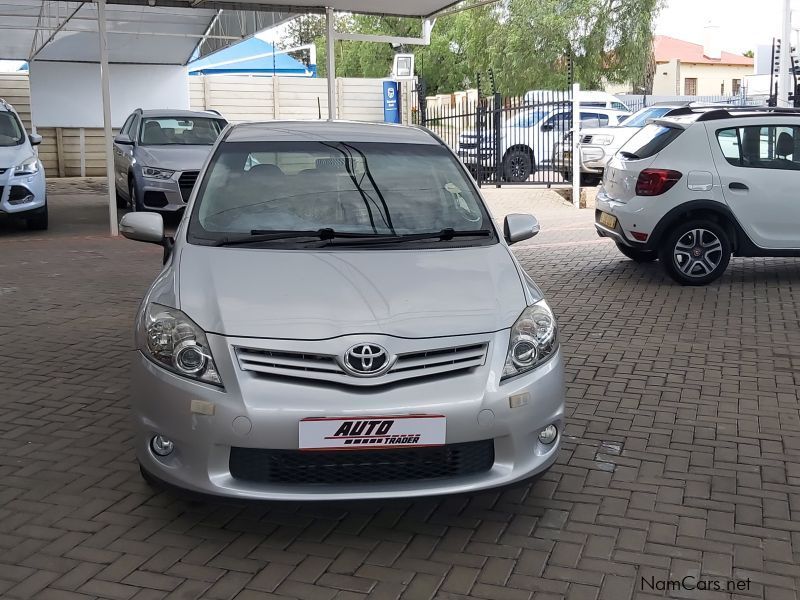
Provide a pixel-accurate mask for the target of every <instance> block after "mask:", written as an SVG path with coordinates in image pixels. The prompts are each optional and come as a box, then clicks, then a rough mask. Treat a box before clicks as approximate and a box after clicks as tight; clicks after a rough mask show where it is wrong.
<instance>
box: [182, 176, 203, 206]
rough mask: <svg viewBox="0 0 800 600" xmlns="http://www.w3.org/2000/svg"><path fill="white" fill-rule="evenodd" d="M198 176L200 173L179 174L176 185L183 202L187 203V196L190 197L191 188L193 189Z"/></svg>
mask: <svg viewBox="0 0 800 600" xmlns="http://www.w3.org/2000/svg"><path fill="white" fill-rule="evenodd" d="M198 175H200V171H184V172H183V173H181V176H180V178H179V179H178V185H179V186H180V188H181V197H182V198H183V201H184V202H186V201H188V200H189V196H191V195H192V188H194V184H195V182H196V181H197V176H198Z"/></svg>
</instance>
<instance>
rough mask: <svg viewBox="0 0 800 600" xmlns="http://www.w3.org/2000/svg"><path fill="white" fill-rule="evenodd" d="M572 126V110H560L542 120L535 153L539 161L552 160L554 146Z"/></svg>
mask: <svg viewBox="0 0 800 600" xmlns="http://www.w3.org/2000/svg"><path fill="white" fill-rule="evenodd" d="M571 128H572V111H563V112H558V113H556V114H554V115H551V116H549V117H547V118H546V119H544V120H542V122H541V123H540V124H539V128H538V131H537V132H536V133H537V135H536V139H535V144H536V147H535V148H534V149H533V151H534V155H535V156H537V157H540V158H538V160H539V162H541V161H545V162H551V161H552V159H553V148H554V147H555V144H556V142H559V141H561V140H563V139H564V136H565V135H566V133H567V132H568V131H569V130H570V129H571Z"/></svg>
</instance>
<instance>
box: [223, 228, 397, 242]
mask: <svg viewBox="0 0 800 600" xmlns="http://www.w3.org/2000/svg"><path fill="white" fill-rule="evenodd" d="M387 237H390V238H394V237H395V236H393V235H391V234H382V233H355V232H349V231H335V230H333V229H331V228H329V227H325V228H323V229H311V230H299V231H298V230H291V229H286V230H280V229H253V230H251V231H250V234H249V235H248V234H244V235H237V236H235V237H230V236H229V237H224V238H221V239H219V240H215V242H214V244H213V245H214V246H246V245H248V244H261V243H264V242H273V241H277V240H290V239H293V238H317V239H319V240H323V241H327V240H332V239H334V238H357V239H362V238H366V239H369V240H374V239H383V238H387Z"/></svg>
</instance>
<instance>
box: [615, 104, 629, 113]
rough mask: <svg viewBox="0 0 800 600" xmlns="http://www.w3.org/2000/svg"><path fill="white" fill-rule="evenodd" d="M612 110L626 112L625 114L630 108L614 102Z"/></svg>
mask: <svg viewBox="0 0 800 600" xmlns="http://www.w3.org/2000/svg"><path fill="white" fill-rule="evenodd" d="M611 108H614V109H616V110H624V111H625V112H628V107H627V106H625V105H624V104H623V103H622V102H612V103H611Z"/></svg>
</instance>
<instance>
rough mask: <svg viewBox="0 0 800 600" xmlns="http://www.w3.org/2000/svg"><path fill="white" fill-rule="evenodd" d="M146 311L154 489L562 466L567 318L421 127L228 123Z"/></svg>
mask: <svg viewBox="0 0 800 600" xmlns="http://www.w3.org/2000/svg"><path fill="white" fill-rule="evenodd" d="M120 230H121V231H122V233H123V234H124V235H125V236H126V237H128V238H131V239H135V240H140V241H146V242H154V243H158V244H162V245H164V247H165V252H166V263H165V266H164V269H163V271H162V272H161V274H160V275H159V276H158V277H157V278H156V280H155V282H154V283H153V285H152V286H151V288H150V290H149V291H148V293H147V295H146V296H145V298H144V300H143V302H142V305H141V308H140V310H139V313H138V315H137V317H136V326H135V330H136V347H137V351H136V353H135V355H134V359H133V374H132V392H133V393H132V395H133V413H134V415H135V419H136V424H137V433H136V439H135V445H136V452H137V456H138V459H139V462H140V465H141V468H142V472H143V475H144V476H145V477H146V478H147V479H148V480H151V481H153V480H156V481H160V482H162V483H167V484H172V485H175V486H179V487H182V488H187V489H190V490H193V491H196V492H202V493H208V494H215V495H221V496H234V497H240V498H251V499H277V500H312V499H313V500H335V499H354V498H361V499H364V498H390V497H408V496H425V495H434V494H449V493H456V492H468V491H473V490H480V489H484V488H491V487H495V486H501V485H505V484H509V483H512V482H515V481H519V480H523V479H526V478H529V477H531V476H534V475H536V474H539V473H541V472H542V471H544V470H545V469H547V468H548V467H550V466H551V465H552V464H553V462H554V461H555V460H556V455H557V454H558V449H559V445H560V439H561V435H562V432H563V427H564V366H563V360H562V356H561V352H560V350H559V344H558V330H557V324H556V320H555V317H554V316H553V313H552V311H551V309H550V307H549V306H548V305H547V302H545V300H544V298H543V296H542V292H541V291H540V290H539V288H538V287H537V286H536V284H535V283H534V282H533V281H532V280H531V279H530V277H528V276H527V275H526V274H525V272H524V271H523V269H522V268H521V267H520V265H519V264H518V263H517V261H516V260H515V259H514V257H513V255H512V254H511V252H510V250H509V247H508V246H509V244H512V243H514V242H518V241H521V240H525V239H527V238H530V237H532V236H533V235H535V234H536V233H537V232H538V230H539V225H538V223H537V221H536V219H535V218H533V217H532V216H530V215H509V216H508V217H506V220H505V226H504V230H503V231H502V232H501V231H498V229H497V228H496V226H495V225H494V223H493V222H492V219H491V216H490V215H489V212H488V211H487V209H486V206H485V204H484V201H483V199H482V198H481V196H480V193H479V191H478V190H477V188H476V187H475V185H474V184H473V182H472V180H471V179H470V177H469V175H468V174H467V172H466V171H465V169H464V167H463V165H462V164H461V163H460V162H459V161H458V159H457V158H456V156H455V155H454V154H453V153H452V152H451V151H450V150H449V149H448V148H447V147H446V146H445V145H444V144H443V143H442V142H441V140H439V139H438V138H436V137H435V136H433V135H432V134H431V133H429V132H427V131H426V130H423V129H418V128H409V127H401V126H392V125H379V124H364V123H361V124H358V123H347V122H330V123H322V122H272V123H264V124H258V123H253V124H245V125H236V126H233V127H229V128H227V129H226V130H225V131H224V132H223V134H222V135H221V136H220V139H219V140H218V142H217V144H216V146H215V148H214V151H213V154H212V157H211V159H210V160H209V162H208V164H207V166H206V167H205V168H204V170H203V172H202V174H201V181H200V182H199V183H198V185H197V186H196V187H195V190H194V192H193V194H192V197H191V199H190V200H189V206H188V209H187V211H186V213H185V215H184V217H183V219H182V221H181V223H180V225H179V226H178V229H177V233H176V235H175V238H174V240H173V239H171V238H170V239H167V238H165V237H164V227H163V222H162V218H161V215H159V214H156V213H129V214H127V215H125V217H124V218H123V219H122V222H121V224H120Z"/></svg>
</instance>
